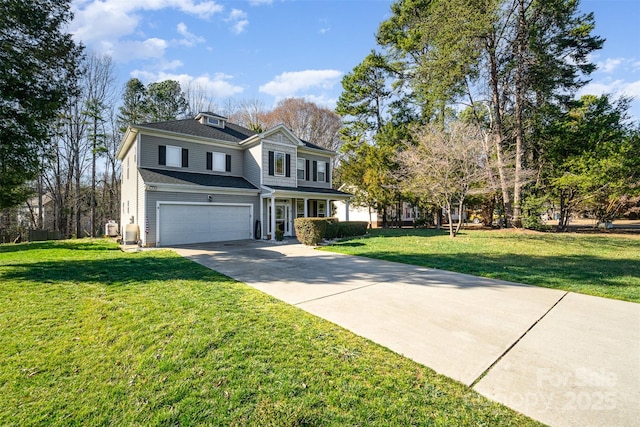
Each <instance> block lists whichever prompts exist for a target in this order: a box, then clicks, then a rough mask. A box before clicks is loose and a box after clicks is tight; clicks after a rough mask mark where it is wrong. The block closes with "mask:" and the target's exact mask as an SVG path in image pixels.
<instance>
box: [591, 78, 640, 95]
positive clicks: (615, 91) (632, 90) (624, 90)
mask: <svg viewBox="0 0 640 427" xmlns="http://www.w3.org/2000/svg"><path fill="white" fill-rule="evenodd" d="M605 93H606V94H611V95H613V96H614V97H619V96H632V97H634V98H635V99H640V80H636V81H632V82H627V81H624V80H621V79H618V80H611V81H606V80H605V81H592V82H590V83H588V84H587V85H585V86H584V87H582V88H581V89H580V91H578V96H582V95H587V94H592V95H602V94H605Z"/></svg>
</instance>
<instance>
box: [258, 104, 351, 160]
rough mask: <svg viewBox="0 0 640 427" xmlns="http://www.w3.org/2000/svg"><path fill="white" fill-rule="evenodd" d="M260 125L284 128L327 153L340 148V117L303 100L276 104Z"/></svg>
mask: <svg viewBox="0 0 640 427" xmlns="http://www.w3.org/2000/svg"><path fill="white" fill-rule="evenodd" d="M260 122H261V123H262V124H263V126H264V127H265V128H270V127H273V126H276V125H278V124H284V125H285V126H286V127H288V128H289V129H291V131H292V132H293V133H294V134H295V135H296V136H297V137H298V138H300V139H303V140H305V141H308V142H311V143H313V144H316V145H319V146H320V147H322V148H326V149H328V150H334V151H338V150H339V149H340V146H341V141H340V135H339V133H338V132H339V131H340V128H341V127H342V121H341V120H340V116H338V115H337V114H336V113H334V112H333V111H331V110H329V109H328V108H324V107H320V106H319V105H317V104H315V103H313V102H310V101H307V100H305V99H304V98H287V99H284V100H282V101H280V102H278V104H277V105H276V107H275V108H274V109H273V110H271V111H269V112H267V113H264V114H262V115H261V116H260Z"/></svg>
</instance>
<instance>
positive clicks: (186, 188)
mask: <svg viewBox="0 0 640 427" xmlns="http://www.w3.org/2000/svg"><path fill="white" fill-rule="evenodd" d="M145 186H146V188H145V189H146V191H154V192H155V191H172V192H175V193H198V194H207V193H216V194H231V195H238V196H247V195H250V196H255V195H257V194H258V193H260V190H252V189H250V188H233V187H207V186H203V185H190V184H159V183H155V182H145ZM150 187H155V188H150Z"/></svg>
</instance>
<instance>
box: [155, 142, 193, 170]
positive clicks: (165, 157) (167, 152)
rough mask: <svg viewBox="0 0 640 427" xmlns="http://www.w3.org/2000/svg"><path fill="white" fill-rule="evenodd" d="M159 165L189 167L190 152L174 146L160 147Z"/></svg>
mask: <svg viewBox="0 0 640 427" xmlns="http://www.w3.org/2000/svg"><path fill="white" fill-rule="evenodd" d="M158 163H159V164H160V165H162V166H173V167H177V168H179V167H183V168H187V167H189V150H187V149H186V148H182V147H176V146H174V145H160V146H159V147H158Z"/></svg>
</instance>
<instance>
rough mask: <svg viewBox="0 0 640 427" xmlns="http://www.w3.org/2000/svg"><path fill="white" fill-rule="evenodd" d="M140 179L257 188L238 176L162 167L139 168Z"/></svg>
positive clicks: (248, 188)
mask: <svg viewBox="0 0 640 427" xmlns="http://www.w3.org/2000/svg"><path fill="white" fill-rule="evenodd" d="M140 175H141V176H142V180H143V181H144V182H145V183H147V184H149V183H151V184H179V185H189V184H192V185H202V186H205V187H222V188H240V189H243V190H257V189H258V188H257V187H256V186H254V185H253V184H251V183H250V182H249V181H247V180H246V179H244V178H242V177H239V176H227V175H213V174H208V173H195V172H183V171H174V170H164V169H150V168H140Z"/></svg>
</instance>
